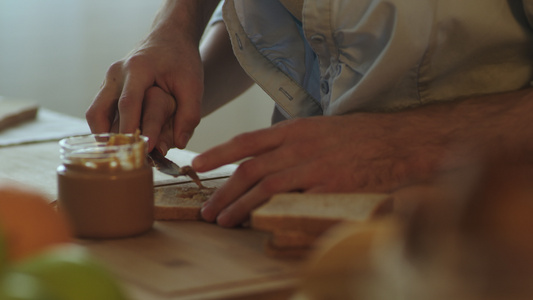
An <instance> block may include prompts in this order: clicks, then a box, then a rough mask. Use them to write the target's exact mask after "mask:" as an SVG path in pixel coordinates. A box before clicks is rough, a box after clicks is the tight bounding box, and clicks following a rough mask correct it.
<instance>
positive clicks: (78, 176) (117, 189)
mask: <svg viewBox="0 0 533 300" xmlns="http://www.w3.org/2000/svg"><path fill="white" fill-rule="evenodd" d="M59 144H60V147H61V149H60V157H61V160H62V162H63V164H62V165H60V166H59V167H58V168H57V176H58V205H59V209H61V210H63V211H64V212H65V214H66V215H67V217H68V218H69V220H70V222H71V223H72V226H73V228H74V231H75V235H76V236H77V237H79V238H95V239H99V238H122V237H129V236H134V235H138V234H141V233H144V232H146V231H148V230H150V229H151V228H152V225H153V222H154V212H153V210H154V203H153V175H152V167H151V166H150V165H149V164H148V162H147V160H146V155H147V138H146V137H143V136H140V135H139V134H138V133H137V134H113V133H108V134H91V135H85V136H75V137H69V138H66V139H63V140H61V141H60V142H59Z"/></svg>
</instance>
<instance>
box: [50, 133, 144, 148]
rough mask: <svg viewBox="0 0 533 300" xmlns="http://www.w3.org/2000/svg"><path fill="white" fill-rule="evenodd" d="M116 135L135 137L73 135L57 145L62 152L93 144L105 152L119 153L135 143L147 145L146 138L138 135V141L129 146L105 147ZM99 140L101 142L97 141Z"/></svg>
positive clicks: (129, 134)
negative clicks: (104, 149) (102, 148)
mask: <svg viewBox="0 0 533 300" xmlns="http://www.w3.org/2000/svg"><path fill="white" fill-rule="evenodd" d="M116 135H122V136H127V137H132V138H133V137H134V136H135V135H134V134H133V133H126V134H123V133H120V134H119V133H93V134H85V135H74V136H70V137H67V138H63V139H61V140H60V141H59V145H60V146H61V148H62V149H64V150H71V151H72V150H77V149H79V148H81V147H86V146H87V145H88V144H95V145H98V146H101V147H105V148H106V150H110V151H113V150H115V151H120V150H124V149H128V148H131V147H132V146H134V145H135V144H137V143H143V142H144V143H148V137H146V136H144V135H139V136H138V137H139V138H140V140H138V141H132V142H131V143H129V144H121V145H106V143H107V141H108V140H109V139H110V138H111V137H112V136H116ZM100 139H101V141H99V140H100Z"/></svg>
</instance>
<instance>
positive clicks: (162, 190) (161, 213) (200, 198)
mask: <svg viewBox="0 0 533 300" xmlns="http://www.w3.org/2000/svg"><path fill="white" fill-rule="evenodd" d="M224 182H225V179H224V180H223V179H216V180H208V181H202V184H203V185H204V186H205V188H199V187H198V186H197V185H196V184H195V183H192V182H191V183H183V184H178V185H168V186H160V187H155V188H154V218H155V219H156V220H202V217H201V215H200V210H201V209H202V205H203V204H204V202H205V201H207V200H208V199H209V197H211V195H212V194H213V193H214V192H215V190H216V189H217V188H218V187H219V186H220V185H222V184H223V183H224Z"/></svg>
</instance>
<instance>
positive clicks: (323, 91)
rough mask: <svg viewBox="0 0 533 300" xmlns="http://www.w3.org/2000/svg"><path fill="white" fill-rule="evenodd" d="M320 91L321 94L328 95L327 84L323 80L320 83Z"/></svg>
mask: <svg viewBox="0 0 533 300" xmlns="http://www.w3.org/2000/svg"><path fill="white" fill-rule="evenodd" d="M320 90H321V91H322V93H323V94H327V93H329V83H328V82H327V81H325V80H323V81H322V82H321V83H320Z"/></svg>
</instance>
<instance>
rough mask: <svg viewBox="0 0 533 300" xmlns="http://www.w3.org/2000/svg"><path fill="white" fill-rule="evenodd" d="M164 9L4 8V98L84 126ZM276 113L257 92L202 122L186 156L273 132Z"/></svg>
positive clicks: (146, 5)
mask: <svg viewBox="0 0 533 300" xmlns="http://www.w3.org/2000/svg"><path fill="white" fill-rule="evenodd" d="M160 3H161V2H160V1H156V0H0V95H2V96H5V97H14V98H26V99H33V100H36V101H38V102H39V103H40V104H41V106H42V107H45V108H49V109H52V110H55V111H59V112H63V113H66V114H69V115H72V116H77V117H80V118H83V117H84V113H85V110H86V108H87V107H88V106H89V104H90V103H91V101H92V99H93V97H94V96H95V95H96V93H97V92H98V89H99V87H100V84H101V83H102V81H103V78H104V74H105V72H106V70H107V68H108V67H109V66H110V65H111V64H112V63H113V62H114V61H116V60H119V59H120V58H122V57H123V56H124V55H125V54H126V53H127V52H129V50H131V49H132V48H133V47H134V45H135V44H136V43H137V42H138V41H139V40H140V39H141V38H142V37H143V36H145V35H146V34H147V33H148V31H149V28H150V25H151V22H152V20H153V17H154V15H155V12H156V11H157V9H158V7H159V5H160ZM272 107H273V101H272V100H270V99H269V98H268V96H266V94H265V93H264V92H263V91H261V90H260V89H259V88H257V87H254V88H252V89H251V90H249V91H248V92H246V93H245V94H243V95H242V96H241V97H240V98H238V99H236V100H235V101H233V102H232V103H230V104H228V105H227V106H225V107H223V108H222V109H221V110H219V111H217V112H215V113H214V114H212V115H210V116H208V117H207V118H205V119H204V120H203V121H202V123H201V124H200V126H199V127H198V129H197V130H196V133H195V136H194V137H193V139H192V140H191V142H190V144H189V147H188V149H190V150H193V151H198V152H201V151H203V150H206V149H207V148H209V147H212V146H214V145H216V144H218V143H220V142H223V141H225V140H227V139H229V138H231V137H232V136H234V135H236V134H238V133H241V132H244V131H249V130H254V129H258V128H262V127H266V126H269V124H270V115H271V111H272Z"/></svg>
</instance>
